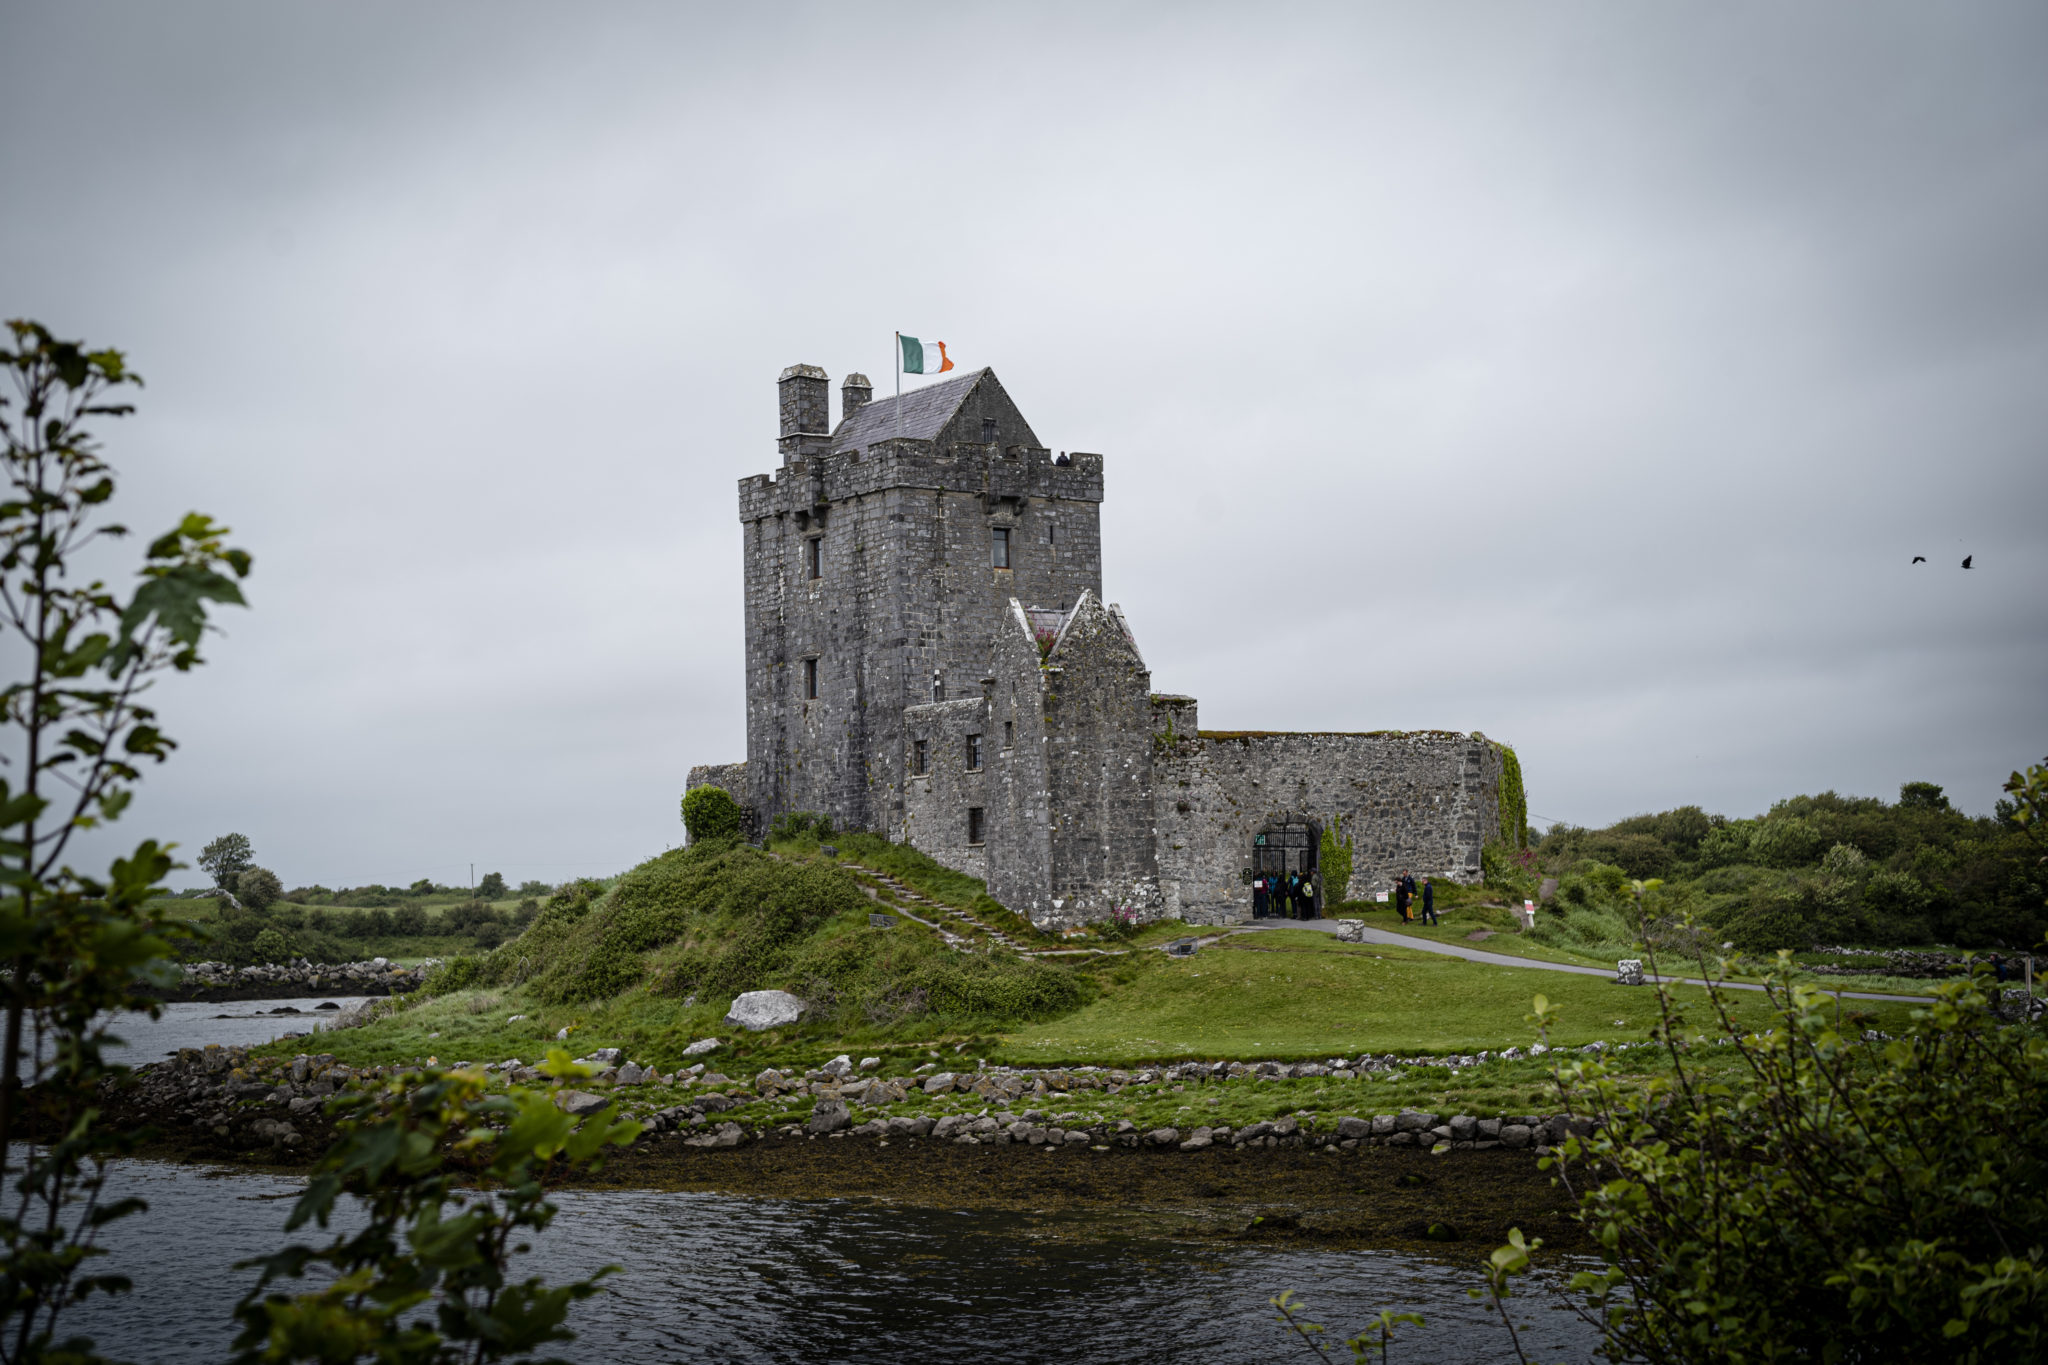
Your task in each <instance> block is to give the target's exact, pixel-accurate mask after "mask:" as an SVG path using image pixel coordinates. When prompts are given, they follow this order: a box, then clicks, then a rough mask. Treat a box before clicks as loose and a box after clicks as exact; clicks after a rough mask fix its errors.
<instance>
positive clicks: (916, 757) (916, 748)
mask: <svg viewBox="0 0 2048 1365" xmlns="http://www.w3.org/2000/svg"><path fill="white" fill-rule="evenodd" d="M910 771H911V772H912V774H914V775H915V776H918V777H923V776H924V774H925V758H924V741H923V740H921V739H913V740H911V741H910Z"/></svg>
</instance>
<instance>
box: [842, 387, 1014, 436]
mask: <svg viewBox="0 0 2048 1365" xmlns="http://www.w3.org/2000/svg"><path fill="white" fill-rule="evenodd" d="M987 373H988V371H987V370H986V369H980V370H970V371H968V372H967V373H966V374H963V375H960V376H958V377H956V378H953V379H941V380H940V381H938V382H937V383H936V384H926V385H925V386H924V387H923V388H921V389H912V390H911V391H910V392H909V393H906V394H904V395H903V397H901V398H897V397H895V396H894V395H891V396H890V397H888V398H877V399H875V400H874V401H873V402H872V403H868V404H865V405H863V406H862V407H859V408H856V409H855V410H854V414H853V416H851V417H846V418H842V419H841V420H840V423H839V428H838V430H836V431H834V432H833V433H832V446H831V448H832V449H833V450H855V449H865V448H866V447H868V446H871V445H873V444H874V443H875V442H877V441H887V440H892V439H894V438H895V437H898V436H903V437H907V438H908V439H910V440H913V441H929V440H932V439H933V438H935V437H936V436H937V435H938V434H939V433H940V432H941V431H944V430H945V429H946V423H948V422H950V421H952V420H953V414H954V413H956V412H958V411H960V405H961V404H962V403H964V402H966V401H967V395H968V394H969V393H971V392H973V390H974V386H975V385H976V384H978V383H980V382H981V377H982V376H983V375H985V374H987ZM899 403H900V404H902V407H903V426H902V430H900V431H899V430H898V429H897V426H896V407H897V405H898V404H899Z"/></svg>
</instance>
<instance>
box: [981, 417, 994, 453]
mask: <svg viewBox="0 0 2048 1365" xmlns="http://www.w3.org/2000/svg"><path fill="white" fill-rule="evenodd" d="M981 443H982V444H983V445H985V446H992V445H994V444H995V443H996V419H995V418H993V417H984V418H982V419H981Z"/></svg>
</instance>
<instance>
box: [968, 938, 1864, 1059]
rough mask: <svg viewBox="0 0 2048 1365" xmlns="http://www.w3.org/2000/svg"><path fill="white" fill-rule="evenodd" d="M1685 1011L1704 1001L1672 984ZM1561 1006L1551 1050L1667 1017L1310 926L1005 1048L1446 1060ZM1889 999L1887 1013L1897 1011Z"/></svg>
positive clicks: (1023, 1035)
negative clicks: (1540, 1002)
mask: <svg viewBox="0 0 2048 1365" xmlns="http://www.w3.org/2000/svg"><path fill="white" fill-rule="evenodd" d="M1671 993H1672V998H1673V999H1674V1000H1675V1001H1677V1002H1678V1003H1679V1004H1680V1006H1681V1008H1690V1007H1700V1008H1699V1016H1700V1017H1699V1019H1698V1020H1697V1022H1698V1023H1700V1024H1704V1023H1705V1022H1706V1016H1705V1010H1704V1008H1703V1007H1704V1006H1705V1004H1706V999H1707V993H1706V991H1705V990H1704V989H1703V988H1700V987H1689V986H1680V987H1674V988H1672V992H1671ZM1539 994H1541V995H1544V996H1547V997H1548V998H1549V999H1550V1001H1551V1002H1552V1003H1553V1004H1554V1005H1555V1006H1557V1007H1558V1009H1559V1011H1560V1015H1559V1020H1560V1022H1559V1024H1558V1025H1557V1027H1556V1029H1555V1031H1554V1034H1553V1037H1552V1042H1553V1043H1556V1044H1560V1045H1579V1044H1583V1043H1588V1042H1593V1041H1595V1040H1606V1041H1621V1040H1630V1041H1633V1040H1637V1039H1641V1038H1644V1037H1646V1036H1647V1034H1648V1032H1649V1029H1650V1027H1651V1025H1652V1024H1653V1023H1654V1022H1655V1020H1656V1015H1657V996H1656V993H1655V992H1654V991H1652V990H1648V989H1644V988H1640V987H1637V988H1631V987H1626V986H1617V985H1615V984H1614V983H1613V982H1611V981H1608V980H1604V979H1602V978H1600V977H1593V976H1580V975H1577V974H1574V973H1566V972H1547V971H1543V970H1540V969H1537V968H1527V969H1524V968H1515V967H1496V966H1491V965H1488V964H1485V963H1477V962H1466V961H1463V960H1462V959H1459V958H1453V957H1443V956H1439V955H1437V954H1434V953H1428V952H1423V951H1420V950H1413V949H1406V948H1391V947H1382V946H1379V945H1376V944H1346V943H1338V942H1336V941H1335V940H1333V939H1332V938H1331V936H1330V935H1328V934H1324V933H1319V932H1317V931H1315V930H1309V929H1300V930H1293V929H1279V930H1269V931H1266V932H1263V933H1260V934H1256V935H1237V936H1233V937H1231V938H1228V939H1225V940H1223V941H1222V942H1221V943H1218V944H1216V945H1214V946H1212V947H1209V948H1205V949H1203V950H1202V951H1201V952H1199V953H1197V954H1196V955H1195V956H1194V957H1192V958H1168V957H1165V956H1163V955H1160V956H1157V957H1156V958H1154V959H1152V960H1148V961H1147V962H1146V965H1145V969H1144V970H1143V971H1142V972H1141V973H1140V974H1139V975H1138V977H1137V978H1136V979H1135V980H1133V981H1132V982H1131V983H1130V984H1129V985H1127V986H1122V987H1119V988H1117V989H1114V990H1111V991H1108V992H1106V993H1105V994H1104V995H1103V996H1102V998H1100V999H1098V1000H1097V1001H1095V1002H1094V1003H1093V1004H1090V1005H1086V1006H1083V1007H1082V1008H1081V1009H1080V1010H1078V1011H1076V1012H1075V1013H1073V1014H1070V1015H1066V1016H1064V1017H1062V1018H1060V1019H1057V1020H1054V1021H1052V1022H1050V1023H1047V1024H1043V1025H1039V1026H1037V1027H1032V1028H1025V1029H1020V1030H1017V1031H1015V1032H1013V1033H1011V1034H1009V1035H1008V1036H1006V1037H1005V1039H1004V1040H1003V1046H1002V1056H1003V1057H1004V1059H1005V1060H1011V1061H1018V1062H1031V1063H1054V1062H1105V1063H1107V1062H1133V1061H1140V1060H1150V1059H1164V1058H1175V1057H1209V1058H1245V1059H1247V1060H1250V1059H1255V1058H1289V1059H1304V1060H1305V1059H1311V1058H1315V1057H1319V1056H1329V1055H1332V1054H1336V1053H1346V1052H1348V1053H1352V1054H1356V1053H1359V1052H1399V1053H1447V1052H1477V1051H1480V1050H1498V1049H1501V1048H1506V1047H1513V1046H1518V1045H1520V1046H1526V1045H1527V1044H1528V1043H1530V1042H1533V1041H1534V1040H1535V1034H1534V1032H1533V1030H1532V1029H1531V1027H1530V1025H1529V1024H1528V1023H1527V1022H1525V1019H1524V1016H1526V1015H1527V1014H1528V1013H1529V1010H1530V1002H1531V1000H1532V999H1533V998H1534V997H1535V996H1537V995H1539ZM1729 999H1730V1001H1731V1002H1732V1012H1733V1013H1734V1014H1735V1016H1736V1017H1737V1018H1738V1019H1739V1020H1741V1021H1742V1022H1743V1023H1744V1024H1745V1025H1748V1026H1752V1027H1765V1026H1767V1025H1768V1023H1769V1018H1770V1012H1769V1006H1768V1003H1767V1002H1766V1001H1765V999H1764V998H1763V996H1762V995H1761V994H1760V993H1758V992H1753V991H1736V992H1730V993H1729ZM1899 1008H1901V1007H1900V1006H1894V1005H1885V1006H1882V1007H1880V1008H1879V1010H1878V1011H1877V1013H1878V1014H1879V1016H1880V1017H1882V1015H1883V1012H1885V1011H1891V1010H1897V1009H1899Z"/></svg>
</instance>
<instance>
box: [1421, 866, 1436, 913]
mask: <svg viewBox="0 0 2048 1365" xmlns="http://www.w3.org/2000/svg"><path fill="white" fill-rule="evenodd" d="M1422 922H1423V923H1424V924H1435V923H1436V922H1437V918H1436V887H1435V885H1434V884H1432V883H1431V882H1430V880H1429V878H1427V877H1424V878H1423V879H1422Z"/></svg>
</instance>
